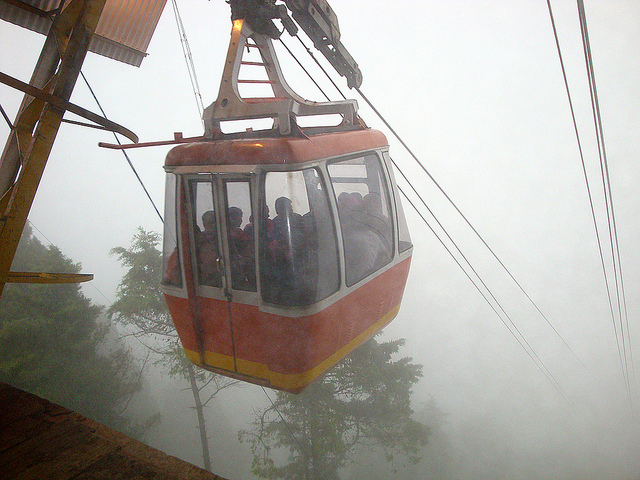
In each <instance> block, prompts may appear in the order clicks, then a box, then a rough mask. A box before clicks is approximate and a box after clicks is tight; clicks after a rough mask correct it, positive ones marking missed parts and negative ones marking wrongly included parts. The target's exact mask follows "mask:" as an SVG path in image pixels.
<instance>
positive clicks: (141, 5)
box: [0, 0, 167, 67]
mask: <svg viewBox="0 0 640 480" xmlns="http://www.w3.org/2000/svg"><path fill="white" fill-rule="evenodd" d="M69 2H70V0H21V1H9V0H0V19H2V20H6V21H7V22H11V23H13V24H15V25H18V26H20V27H24V28H27V29H29V30H32V31H34V32H38V33H42V34H44V35H46V34H47V33H48V32H49V27H50V26H51V13H52V12H53V11H55V10H56V9H57V8H58V7H60V4H61V3H62V4H63V5H66V4H68V3H69ZM166 2H167V0H107V3H106V4H105V7H104V10H103V12H102V16H101V17H100V22H99V23H98V26H97V28H96V32H95V35H94V36H93V40H92V41H91V45H90V47H89V50H90V51H92V52H94V53H97V54H99V55H104V56H105V57H108V58H112V59H114V60H118V61H120V62H123V63H127V64H129V65H134V66H136V67H139V66H140V64H141V63H142V59H143V58H144V57H145V56H146V55H147V47H148V46H149V42H150V41H151V36H152V35H153V32H154V31H155V28H156V25H157V24H158V21H159V20H160V14H161V13H162V10H163V9H164V6H165V4H166ZM18 4H21V5H22V7H20V6H18Z"/></svg>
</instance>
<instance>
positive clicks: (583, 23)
mask: <svg viewBox="0 0 640 480" xmlns="http://www.w3.org/2000/svg"><path fill="white" fill-rule="evenodd" d="M580 3H581V2H580V0H578V10H579V16H580V24H581V34H582V40H583V48H584V50H585V59H586V62H587V76H588V78H589V86H590V95H591V99H592V105H593V102H594V89H595V83H593V82H592V76H591V73H592V68H591V67H589V65H590V47H589V40H588V35H587V32H586V17H585V16H584V6H582V8H581V7H580ZM547 8H548V10H549V17H550V20H551V26H552V29H553V35H554V38H555V43H556V49H557V52H558V58H559V60H560V66H561V69H562V76H563V80H564V85H565V91H566V93H567V99H568V101H569V108H570V111H571V119H572V122H573V129H574V133H575V136H576V142H577V144H578V152H579V155H580V162H581V165H582V174H583V177H584V182H585V186H586V189H587V197H588V201H589V207H590V209H591V219H592V222H593V226H594V231H595V236H596V242H597V245H598V254H599V256H600V265H601V268H602V274H603V277H604V284H605V289H606V293H607V300H608V304H609V313H610V315H611V321H612V324H613V331H614V337H615V341H616V347H617V350H618V357H619V360H620V366H621V369H622V374H623V377H624V379H625V383H626V385H627V390H628V393H630V391H629V381H628V373H627V368H626V355H625V354H624V332H623V331H622V323H621V331H620V334H618V327H617V324H616V320H615V313H614V310H615V309H614V306H613V299H612V292H611V282H610V280H609V274H608V272H607V268H606V262H605V258H604V249H603V245H602V240H601V233H600V229H599V227H598V222H597V217H596V213H595V206H594V201H593V194H592V192H591V186H590V182H589V178H588V175H587V167H586V161H585V157H584V152H583V149H582V142H581V139H580V134H579V131H578V124H577V120H576V113H575V109H574V106H573V100H572V98H571V92H570V89H569V82H568V79H567V72H566V69H565V65H564V59H563V56H562V50H561V48H560V41H559V39H558V32H557V28H556V23H555V19H554V16H553V9H552V8H551V2H550V0H547ZM596 98H597V97H596ZM594 111H595V107H594ZM596 124H597V122H596ZM596 128H597V127H596ZM597 137H598V150H599V151H601V150H600V149H601V141H600V136H599V135H597ZM601 170H602V162H601ZM603 181H604V180H603ZM605 190H606V187H605ZM605 203H606V210H607V218H608V219H609V218H610V215H609V209H610V208H612V206H611V207H610V201H609V198H608V196H607V194H606V193H605ZM609 225H610V223H609ZM610 231H611V230H610ZM610 238H611V236H610ZM618 258H619V257H618ZM613 260H614V264H615V256H614V259H613ZM614 270H616V271H617V269H616V267H615V266H614ZM617 285H618V281H617V276H616V288H617ZM625 311H626V306H625ZM620 339H622V340H623V345H622V346H621V344H620Z"/></svg>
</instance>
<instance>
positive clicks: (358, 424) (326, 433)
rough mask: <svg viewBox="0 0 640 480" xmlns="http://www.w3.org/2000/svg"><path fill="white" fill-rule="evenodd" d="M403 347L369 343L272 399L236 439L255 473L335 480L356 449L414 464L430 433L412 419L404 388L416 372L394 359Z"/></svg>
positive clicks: (418, 370)
mask: <svg viewBox="0 0 640 480" xmlns="http://www.w3.org/2000/svg"><path fill="white" fill-rule="evenodd" d="M403 343H404V340H396V341H391V342H385V343H378V342H377V341H376V340H375V339H371V340H370V341H369V342H367V343H365V344H364V345H363V346H361V347H360V348H359V349H357V350H356V351H354V352H353V353H352V354H351V355H350V356H348V357H347V358H345V359H344V360H343V361H342V362H341V363H340V364H338V365H337V366H336V367H334V368H333V369H331V370H330V371H329V372H328V373H327V374H325V375H324V376H323V377H321V378H320V379H318V380H316V381H315V382H314V383H312V384H311V385H309V387H307V388H306V389H305V390H304V391H303V392H302V393H301V394H299V395H292V394H289V393H284V392H278V393H277V395H276V400H275V401H273V403H272V405H271V406H269V407H268V408H266V409H265V410H263V411H261V412H258V414H257V416H256V419H255V420H254V421H253V423H252V428H251V429H250V430H248V431H242V432H240V439H241V441H244V442H249V443H250V444H251V447H252V451H253V455H254V459H253V472H254V474H255V475H257V476H259V477H261V478H269V479H276V478H282V479H290V480H294V479H295V480H316V479H318V480H320V479H322V480H335V479H339V478H340V477H339V474H338V472H339V470H340V468H342V467H343V466H345V464H346V463H347V462H348V461H349V460H350V459H352V457H353V455H355V453H356V452H357V451H358V450H359V449H362V448H364V449H368V450H371V449H374V450H376V451H378V452H379V455H384V457H385V458H386V460H387V461H389V462H391V461H396V460H399V461H405V462H409V463H416V462H417V461H418V460H419V452H420V448H421V447H422V446H424V445H426V443H427V440H428V438H429V434H430V429H429V428H428V427H427V426H425V425H423V424H421V423H419V422H417V421H415V420H414V419H413V417H412V415H413V410H412V408H411V388H412V386H413V385H414V384H415V383H416V382H417V381H418V379H419V378H420V377H421V369H422V367H421V366H420V365H416V364H413V363H411V358H408V357H405V358H401V359H399V360H394V359H393V358H394V356H395V355H396V354H397V353H398V351H399V348H400V347H401V346H402V345H403ZM284 457H286V458H287V461H286V462H281V461H276V460H275V459H281V458H284Z"/></svg>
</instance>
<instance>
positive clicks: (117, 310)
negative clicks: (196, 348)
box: [107, 228, 188, 378]
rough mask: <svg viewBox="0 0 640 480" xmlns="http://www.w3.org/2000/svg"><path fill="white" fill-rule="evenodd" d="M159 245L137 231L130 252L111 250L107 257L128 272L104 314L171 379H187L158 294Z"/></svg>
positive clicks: (157, 237)
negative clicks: (150, 354) (151, 355)
mask: <svg viewBox="0 0 640 480" xmlns="http://www.w3.org/2000/svg"><path fill="white" fill-rule="evenodd" d="M159 242H160V235H159V234H157V233H155V232H147V231H145V230H144V229H142V228H138V233H137V234H136V235H134V236H133V240H132V242H131V247H130V248H128V249H126V248H124V247H115V248H113V249H111V254H112V255H116V256H117V257H118V260H119V261H120V263H121V264H122V265H123V266H124V267H127V268H128V270H127V273H126V274H125V275H124V277H123V278H122V281H121V282H120V285H119V286H118V291H117V293H116V296H117V300H116V301H115V302H114V303H113V304H112V305H111V306H110V307H109V309H108V310H107V314H108V315H109V318H110V319H112V320H114V321H116V322H118V323H120V324H122V325H124V326H126V327H127V328H128V330H129V332H130V335H132V336H134V337H136V338H137V339H138V340H139V341H140V342H142V344H143V345H145V346H146V347H147V348H148V349H149V350H151V351H153V352H155V353H157V354H158V357H157V360H156V363H157V364H162V365H164V366H165V367H166V368H167V370H168V371H169V374H170V375H171V376H175V375H179V376H181V377H183V378H187V377H188V372H187V365H188V364H187V362H188V360H187V358H186V356H185V355H184V351H183V349H182V344H181V343H180V339H179V338H178V334H177V333H176V330H175V327H174V325H173V321H172V320H171V316H170V315H169V310H168V309H167V304H166V303H165V301H164V297H163V295H162V292H161V290H160V280H161V278H162V253H161V252H160V250H158V248H157V246H158V244H159Z"/></svg>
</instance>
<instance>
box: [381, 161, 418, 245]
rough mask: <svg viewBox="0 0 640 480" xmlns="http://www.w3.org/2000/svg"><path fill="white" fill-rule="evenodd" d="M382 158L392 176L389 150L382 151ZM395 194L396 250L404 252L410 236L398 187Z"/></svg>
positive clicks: (409, 241) (409, 242) (409, 243)
mask: <svg viewBox="0 0 640 480" xmlns="http://www.w3.org/2000/svg"><path fill="white" fill-rule="evenodd" d="M383 155H384V158H385V160H386V162H387V165H388V166H389V174H390V175H391V176H393V171H391V163H392V160H391V157H390V156H389V152H384V153H383ZM394 193H395V195H396V218H397V220H398V250H399V251H400V252H405V251H407V250H409V249H410V248H411V247H412V246H413V245H412V243H411V236H410V235H409V226H408V225H407V219H406V217H405V216H404V210H403V209H402V202H401V201H400V198H398V189H397V188H396V189H395V191H394Z"/></svg>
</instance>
